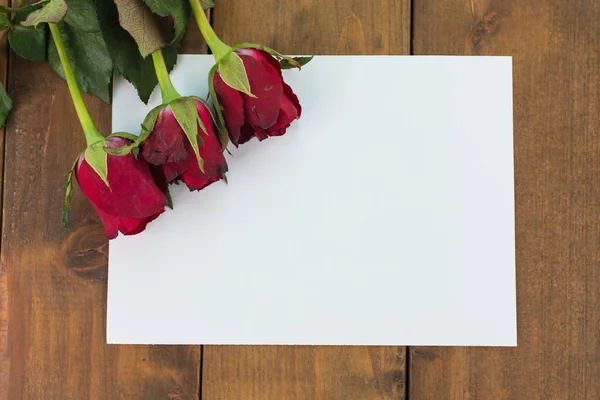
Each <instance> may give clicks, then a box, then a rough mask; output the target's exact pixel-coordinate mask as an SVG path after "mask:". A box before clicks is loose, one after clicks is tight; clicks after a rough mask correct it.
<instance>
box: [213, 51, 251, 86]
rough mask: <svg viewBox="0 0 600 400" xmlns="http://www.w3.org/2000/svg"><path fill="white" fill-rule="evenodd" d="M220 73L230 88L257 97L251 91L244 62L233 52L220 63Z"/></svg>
mask: <svg viewBox="0 0 600 400" xmlns="http://www.w3.org/2000/svg"><path fill="white" fill-rule="evenodd" d="M219 73H220V74H221V79H223V82H225V83H226V84H227V85H228V86H230V87H232V88H233V89H235V90H238V91H240V92H242V93H245V94H247V95H248V96H250V97H256V96H254V95H253V94H252V92H251V91H250V82H249V81H248V74H247V73H246V68H245V67H244V62H243V61H242V59H241V57H240V56H238V55H237V54H236V53H234V52H231V53H229V54H228V55H226V56H225V57H223V59H222V60H221V61H220V62H219Z"/></svg>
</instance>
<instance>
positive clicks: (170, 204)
mask: <svg viewBox="0 0 600 400" xmlns="http://www.w3.org/2000/svg"><path fill="white" fill-rule="evenodd" d="M165 197H166V198H167V207H169V208H170V209H171V210H172V209H173V198H172V197H171V191H170V190H169V188H168V187H167V193H165Z"/></svg>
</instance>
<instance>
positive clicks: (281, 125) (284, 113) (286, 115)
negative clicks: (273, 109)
mask: <svg viewBox="0 0 600 400" xmlns="http://www.w3.org/2000/svg"><path fill="white" fill-rule="evenodd" d="M297 118H298V110H297V108H296V106H295V105H294V103H293V102H292V101H291V100H290V99H289V98H288V97H287V96H286V95H283V97H282V99H281V111H280V112H279V119H277V122H276V123H275V124H274V125H273V126H271V127H270V128H269V129H268V130H267V134H268V135H269V136H281V135H283V134H284V133H285V131H286V130H287V128H288V126H290V124H291V123H292V121H293V120H295V119H297Z"/></svg>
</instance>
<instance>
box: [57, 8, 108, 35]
mask: <svg viewBox="0 0 600 400" xmlns="http://www.w3.org/2000/svg"><path fill="white" fill-rule="evenodd" d="M104 1H105V2H109V1H110V0H104ZM66 2H67V5H68V11H67V15H65V22H66V23H67V24H69V25H71V26H72V27H73V28H77V29H79V30H80V31H83V32H98V31H99V30H100V25H98V17H96V10H95V7H94V0H66Z"/></svg>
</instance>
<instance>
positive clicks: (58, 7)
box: [21, 0, 69, 27]
mask: <svg viewBox="0 0 600 400" xmlns="http://www.w3.org/2000/svg"><path fill="white" fill-rule="evenodd" d="M68 8H69V7H68V6H67V3H66V2H65V0H50V2H48V3H47V4H44V6H43V7H42V8H40V9H39V10H35V11H33V12H32V13H31V14H29V16H28V17H27V19H26V20H25V21H23V22H21V24H23V26H34V27H37V25H38V24H39V23H42V22H48V23H58V22H60V21H62V19H63V18H64V17H65V15H66V14H67V10H68Z"/></svg>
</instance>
